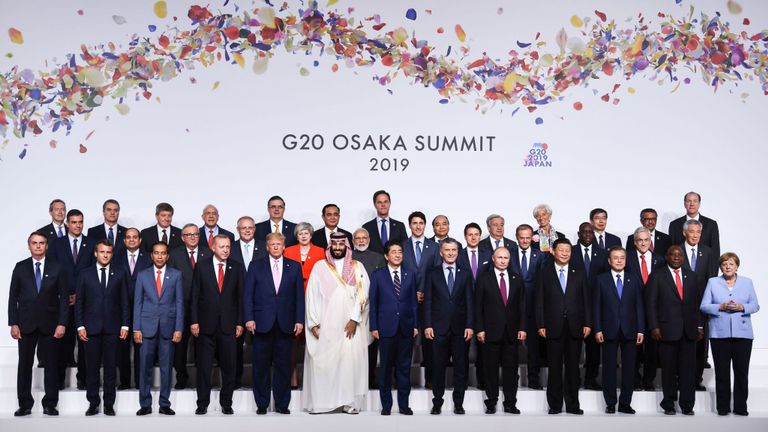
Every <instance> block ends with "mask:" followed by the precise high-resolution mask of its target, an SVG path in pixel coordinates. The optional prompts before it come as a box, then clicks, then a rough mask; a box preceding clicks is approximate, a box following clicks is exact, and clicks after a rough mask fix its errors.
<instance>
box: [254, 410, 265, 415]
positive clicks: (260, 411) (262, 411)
mask: <svg viewBox="0 0 768 432" xmlns="http://www.w3.org/2000/svg"><path fill="white" fill-rule="evenodd" d="M256 414H258V415H266V414H267V409H266V408H256Z"/></svg>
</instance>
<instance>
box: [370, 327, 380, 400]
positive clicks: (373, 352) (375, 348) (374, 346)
mask: <svg viewBox="0 0 768 432" xmlns="http://www.w3.org/2000/svg"><path fill="white" fill-rule="evenodd" d="M378 359H379V340H378V339H374V340H373V342H371V344H370V345H368V387H369V388H373V387H375V386H377V385H378V382H377V379H376V375H377V372H378V368H377V360H378Z"/></svg>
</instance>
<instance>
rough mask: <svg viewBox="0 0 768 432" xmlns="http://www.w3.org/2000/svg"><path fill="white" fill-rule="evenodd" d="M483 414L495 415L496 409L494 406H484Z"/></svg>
mask: <svg viewBox="0 0 768 432" xmlns="http://www.w3.org/2000/svg"><path fill="white" fill-rule="evenodd" d="M485 413H486V414H496V407H495V406H486V407H485Z"/></svg>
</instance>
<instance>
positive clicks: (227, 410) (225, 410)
mask: <svg viewBox="0 0 768 432" xmlns="http://www.w3.org/2000/svg"><path fill="white" fill-rule="evenodd" d="M221 413H222V414H224V415H232V414H234V413H235V411H234V410H233V409H232V407H231V406H225V407H221Z"/></svg>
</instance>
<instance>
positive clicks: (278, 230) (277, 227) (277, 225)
mask: <svg viewBox="0 0 768 432" xmlns="http://www.w3.org/2000/svg"><path fill="white" fill-rule="evenodd" d="M273 225H274V226H275V228H274V229H273V230H272V232H273V233H279V232H280V224H273Z"/></svg>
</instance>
